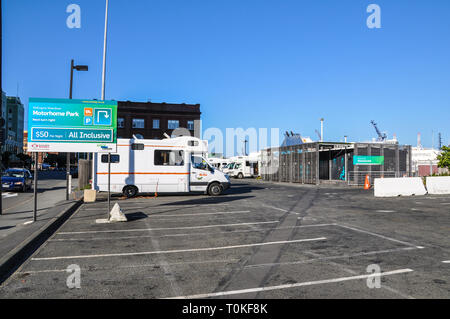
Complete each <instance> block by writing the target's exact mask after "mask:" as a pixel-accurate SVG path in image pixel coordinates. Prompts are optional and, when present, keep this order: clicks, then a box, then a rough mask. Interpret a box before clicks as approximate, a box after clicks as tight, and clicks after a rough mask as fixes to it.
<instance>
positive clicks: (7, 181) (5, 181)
mask: <svg viewBox="0 0 450 319" xmlns="http://www.w3.org/2000/svg"><path fill="white" fill-rule="evenodd" d="M1 185H2V190H4V191H22V192H26V191H27V190H28V189H30V188H31V187H32V185H33V176H32V175H31V173H30V171H29V170H27V169H24V168H9V169H7V170H6V171H4V172H3V176H2V178H1Z"/></svg>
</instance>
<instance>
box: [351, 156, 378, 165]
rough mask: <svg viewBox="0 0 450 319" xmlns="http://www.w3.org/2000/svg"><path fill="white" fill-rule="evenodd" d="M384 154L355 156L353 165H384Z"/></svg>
mask: <svg viewBox="0 0 450 319" xmlns="http://www.w3.org/2000/svg"><path fill="white" fill-rule="evenodd" d="M383 164H384V156H353V165H383Z"/></svg>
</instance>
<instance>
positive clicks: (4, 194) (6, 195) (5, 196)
mask: <svg viewBox="0 0 450 319" xmlns="http://www.w3.org/2000/svg"><path fill="white" fill-rule="evenodd" d="M17 196H19V194H17V193H3V194H2V197H3V198H10V197H17Z"/></svg>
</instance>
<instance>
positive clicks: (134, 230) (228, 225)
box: [57, 220, 279, 235]
mask: <svg viewBox="0 0 450 319" xmlns="http://www.w3.org/2000/svg"><path fill="white" fill-rule="evenodd" d="M277 223H279V221H278V220H274V221H268V222H255V223H239V224H219V225H204V226H187V227H168V228H144V229H117V230H92V231H79V232H60V233H57V235H81V234H100V233H125V232H140V231H149V230H177V229H180V230H182V229H201V228H217V227H240V226H251V225H262V224H277Z"/></svg>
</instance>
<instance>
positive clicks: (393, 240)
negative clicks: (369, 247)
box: [336, 223, 424, 249]
mask: <svg viewBox="0 0 450 319" xmlns="http://www.w3.org/2000/svg"><path fill="white" fill-rule="evenodd" d="M336 225H337V226H339V227H343V228H347V229H351V230H354V231H357V232H360V233H364V234H368V235H372V236H376V237H379V238H383V239H386V240H390V241H392V242H395V243H399V244H403V245H406V246H410V247H415V248H417V249H423V248H424V247H423V246H416V245H414V244H411V243H408V242H405V241H401V240H398V239H394V238H391V237H387V236H384V235H380V234H376V233H373V232H371V231H368V230H363V229H360V228H356V227H354V226H351V225H345V224H339V223H337V224H336Z"/></svg>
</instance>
